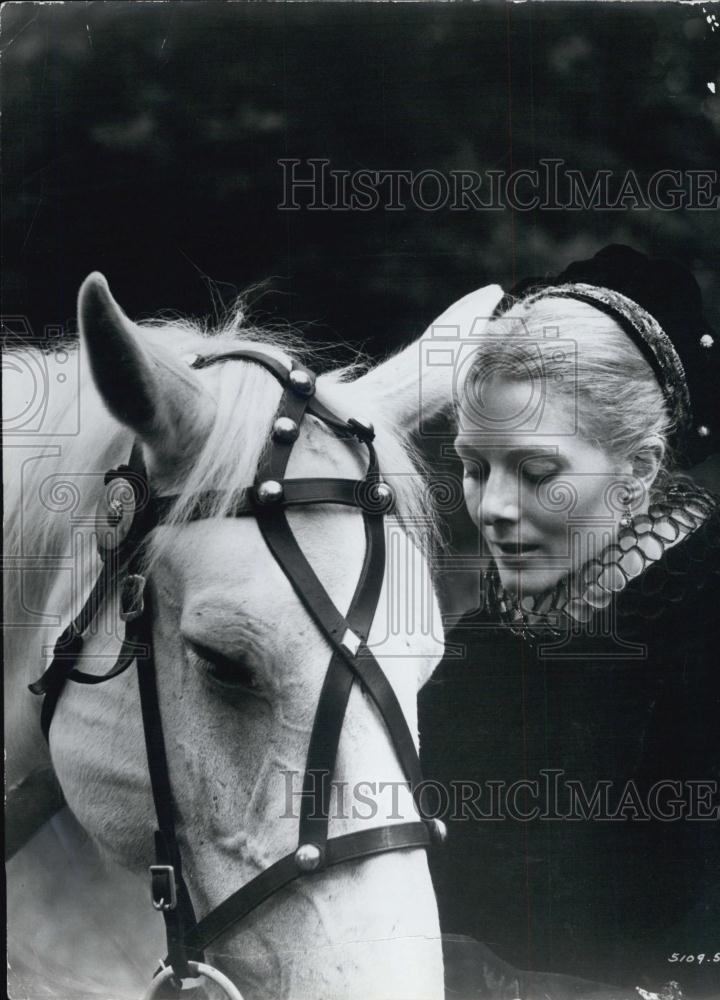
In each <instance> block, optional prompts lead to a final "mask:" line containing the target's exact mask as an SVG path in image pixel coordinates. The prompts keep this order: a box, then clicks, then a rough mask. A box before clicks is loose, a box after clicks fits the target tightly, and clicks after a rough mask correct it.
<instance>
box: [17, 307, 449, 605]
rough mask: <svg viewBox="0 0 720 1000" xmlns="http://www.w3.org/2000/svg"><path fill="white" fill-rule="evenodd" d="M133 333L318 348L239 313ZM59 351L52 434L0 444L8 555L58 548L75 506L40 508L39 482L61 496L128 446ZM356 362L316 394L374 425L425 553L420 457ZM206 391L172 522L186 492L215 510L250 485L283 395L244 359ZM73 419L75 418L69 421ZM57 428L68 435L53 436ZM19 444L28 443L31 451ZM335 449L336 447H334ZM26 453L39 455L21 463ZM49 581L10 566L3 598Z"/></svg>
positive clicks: (43, 590) (287, 349)
mask: <svg viewBox="0 0 720 1000" xmlns="http://www.w3.org/2000/svg"><path fill="white" fill-rule="evenodd" d="M142 329H143V330H144V331H146V333H147V337H148V343H149V344H151V345H152V344H157V345H158V346H159V347H161V348H162V349H163V350H165V351H169V352H171V353H172V354H174V355H175V356H176V357H182V356H183V355H186V354H188V353H198V354H203V355H210V354H218V353H223V352H225V351H229V350H237V349H239V348H242V347H243V346H247V347H252V348H255V349H257V348H261V349H262V350H264V351H267V353H269V354H271V355H273V356H274V357H276V358H278V359H280V360H282V361H285V362H286V363H289V362H290V361H292V360H295V361H300V362H302V363H303V364H305V365H307V366H308V367H313V366H316V365H317V363H318V360H319V359H318V356H317V353H316V352H313V351H312V350H311V349H309V348H308V347H307V345H305V344H302V343H301V342H300V340H299V338H298V337H296V336H294V335H291V334H288V333H286V332H284V331H283V332H276V331H272V332H268V331H263V330H261V329H257V328H246V327H241V326H240V325H239V322H238V317H237V316H236V317H233V318H231V319H230V320H229V321H228V322H227V323H226V324H225V325H224V326H221V327H220V328H219V329H216V330H208V329H207V328H206V327H204V326H203V325H201V324H199V323H195V322H192V321H187V320H177V321H173V322H172V323H170V324H168V323H167V322H161V321H149V322H148V323H146V324H144V325H143V326H142ZM62 346H63V349H67V350H69V351H70V352H75V353H76V355H77V359H78V361H77V364H76V365H74V366H70V371H69V372H68V373H67V377H68V378H69V379H70V384H69V385H65V386H64V391H63V392H62V393H59V392H57V389H56V387H54V386H53V384H52V380H51V379H48V386H47V390H48V393H49V398H48V400H47V408H46V412H45V416H44V421H43V425H44V427H46V428H47V430H48V431H49V432H50V435H48V434H47V433H46V434H43V433H42V432H40V433H34V434H28V435H27V436H26V437H25V436H12V437H11V438H10V439H9V441H8V442H7V443H8V444H9V445H10V447H7V448H6V451H5V456H6V461H5V470H6V474H5V479H6V482H5V490H6V493H5V499H6V524H5V532H6V547H7V551H8V552H9V553H10V554H13V553H14V554H16V555H20V554H21V553H22V554H30V555H34V556H41V555H42V556H44V557H48V556H50V557H52V556H58V557H60V556H63V555H67V554H68V553H69V542H70V538H71V532H72V514H73V513H74V509H67V510H64V509H62V505H60V506H55V507H53V505H52V504H49V503H48V489H52V491H53V492H54V493H55V494H58V492H59V491H61V490H62V488H63V484H66V485H67V488H68V495H71V494H72V492H73V491H74V490H76V489H77V482H75V483H73V479H74V478H75V477H78V481H81V480H82V478H83V477H87V476H88V474H90V475H98V476H101V475H102V474H103V473H104V471H106V470H107V469H108V468H110V467H112V466H113V465H117V464H119V463H121V462H125V461H127V458H128V455H129V451H130V447H131V444H132V432H131V431H130V430H128V429H127V428H126V427H124V426H123V425H122V424H120V423H119V422H118V421H117V420H116V419H115V418H114V417H113V416H112V415H111V414H110V413H109V412H108V410H107V408H106V406H105V405H104V403H103V401H102V398H101V396H100V395H99V393H98V392H97V390H96V389H95V387H94V385H93V382H92V377H91V374H90V370H89V365H88V362H87V357H86V352H85V351H84V350H83V349H82V344H79V343H78V341H77V340H74V341H72V340H71V341H68V342H64V343H63V345H62ZM8 357H9V358H10V359H14V360H15V361H16V362H17V364H18V367H19V368H21V367H22V365H23V363H24V362H27V361H29V360H30V359H33V358H35V360H38V359H39V358H40V357H44V358H45V359H47V357H48V355H47V353H46V352H45V353H44V352H40V351H39V350H38V349H36V348H22V347H19V348H17V349H14V350H12V351H10V352H8ZM43 363H46V361H45V362H43ZM365 367H366V366H364V365H362V364H360V363H357V364H353V365H349V366H346V367H344V368H341V369H337V370H335V371H332V372H329V373H327V374H324V375H322V376H321V377H320V379H319V380H318V392H319V393H320V394H321V396H322V399H323V401H324V402H325V403H326V404H327V405H329V406H330V407H331V408H335V409H337V410H338V411H339V412H341V413H343V414H345V415H347V416H356V417H358V418H363V419H369V420H371V421H372V422H373V423H374V425H375V429H376V440H375V446H376V450H377V453H378V457H379V460H380V465H381V468H382V470H383V473H384V474H385V476H386V478H387V479H388V480H389V481H390V482H391V483H392V485H393V488H394V490H395V494H396V509H397V514H398V517H399V518H400V520H401V521H402V523H403V526H404V528H405V530H406V531H407V532H408V533H409V534H411V535H412V537H413V540H414V541H415V543H416V544H417V545H418V547H419V548H420V549H421V551H423V552H424V553H425V554H426V555H429V554H430V553H431V552H432V549H433V546H434V543H435V542H436V540H437V532H436V524H435V521H434V519H433V516H432V508H431V505H430V504H429V503H428V498H427V492H426V489H425V486H424V481H423V476H422V471H423V470H422V467H421V466H422V463H421V462H420V460H419V459H418V456H417V454H416V453H415V452H414V451H413V449H412V446H411V445H410V444H409V442H407V441H405V440H403V439H402V438H401V436H400V435H399V434H398V433H397V431H396V430H395V428H394V426H393V417H392V401H391V400H388V399H386V398H384V397H382V396H379V395H377V394H374V393H373V392H372V391H370V390H369V389H368V387H367V386H366V385H365V384H364V380H363V379H361V378H360V379H358V378H357V376H358V375H359V374H361V373H362V372H363V371H364V370H365ZM13 377H14V376H13V375H12V373H11V374H10V375H9V376H8V377H7V378H6V380H5V382H6V389H5V391H6V393H7V392H11V391H12V387H13ZM16 382H17V380H16ZM53 390H55V391H53ZM216 390H217V391H216V394H215V401H216V404H217V411H216V416H215V421H214V425H213V427H212V430H211V432H210V434H209V436H208V437H207V440H206V441H205V443H204V445H203V446H202V447H201V449H200V451H199V452H198V454H197V455H195V456H194V458H193V462H192V467H191V470H190V472H189V474H188V475H187V476H186V477H185V478H184V481H183V482H182V484H180V488H179V490H178V496H179V500H178V503H177V504H176V505H175V508H174V509H173V511H172V513H171V521H172V522H174V523H183V522H184V521H186V520H187V519H188V517H189V514H190V511H191V508H192V497H193V496H194V495H195V494H197V493H202V492H205V491H214V492H216V493H217V494H218V501H217V509H216V510H215V511H211V512H210V513H214V514H222V513H223V507H227V505H228V503H229V502H230V500H229V498H230V497H231V495H232V493H233V491H236V490H238V489H241V488H243V487H246V486H248V485H250V484H251V483H252V481H253V477H254V474H255V470H256V468H257V464H258V461H259V459H260V456H261V453H262V449H263V447H264V445H265V443H266V441H267V440H268V437H269V434H270V428H271V424H272V419H273V416H274V413H275V409H276V407H277V404H278V401H279V399H280V395H281V388H280V386H279V385H278V383H277V382H276V380H275V379H274V378H273V376H272V375H270V374H269V373H268V372H266V371H265V370H264V369H263V368H261V367H260V366H259V365H255V364H252V363H229V364H224V365H222V366H219V367H218V370H217V387H216ZM6 400H7V396H6ZM78 403H79V406H78ZM75 414H77V415H78V417H77V419H78V424H77V427H75V428H73V427H72V426H71V425H72V423H73V419H76V418H75V416H74V415H75ZM66 427H67V428H69V429H68V432H67V434H63V433H62V431H63V429H64V428H66ZM58 432H60V434H59V435H58ZM13 446H16V447H13ZM25 446H29V449H30V453H29V454H28V447H25ZM338 447H343V445H340V444H339V443H338ZM32 458H37V460H36V461H32V460H29V459H32ZM86 481H87V480H86ZM48 484H50V485H48ZM86 583H87V581H86ZM51 586H52V574H49V573H31V574H28V575H27V578H26V579H24V580H23V577H22V573H19V572H18V573H11V574H10V580H9V581H8V587H9V590H10V595H12V593H13V592H15V596H16V597H17V596H18V594H19V590H20V588H22V591H23V599H29V600H30V601H31V602H32V606H35V607H38V606H41V602H42V601H43V599H44V597H45V596H46V594H47V593H48V591H49V589H50V587H51ZM81 589H84V587H82V588H81Z"/></svg>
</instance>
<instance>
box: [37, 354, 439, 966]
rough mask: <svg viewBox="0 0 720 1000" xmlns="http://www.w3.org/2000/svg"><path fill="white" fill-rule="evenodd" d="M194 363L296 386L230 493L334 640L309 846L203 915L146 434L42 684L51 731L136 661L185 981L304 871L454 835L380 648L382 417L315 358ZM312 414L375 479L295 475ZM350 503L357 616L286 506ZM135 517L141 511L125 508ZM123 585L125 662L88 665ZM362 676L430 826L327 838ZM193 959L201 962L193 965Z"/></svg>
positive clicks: (307, 810) (315, 749) (305, 817)
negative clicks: (324, 573)
mask: <svg viewBox="0 0 720 1000" xmlns="http://www.w3.org/2000/svg"><path fill="white" fill-rule="evenodd" d="M186 360H187V361H188V363H189V364H190V366H191V367H192V368H195V369H199V368H206V367H208V366H210V365H215V364H219V363H220V362H225V361H232V360H239V361H246V362H252V363H255V364H258V365H261V366H262V367H263V368H265V369H266V370H267V371H269V372H270V373H271V374H272V375H273V376H274V377H275V378H276V379H277V380H278V382H279V383H280V384H281V386H282V387H283V395H282V398H281V400H280V403H279V406H278V408H277V411H276V413H275V418H274V421H273V429H272V435H271V438H270V440H269V441H268V444H267V447H266V448H265V449H264V452H263V455H262V457H261V459H260V461H259V464H258V469H257V473H256V476H255V481H254V484H253V485H252V486H251V487H247V488H245V489H243V490H241V491H239V492H238V493H237V495H235V496H233V497H232V498H231V500H232V503H231V506H230V509H229V513H228V514H227V515H226V516H229V517H241V516H246V515H247V516H252V517H255V518H256V520H257V524H258V527H259V529H260V531H261V533H262V536H263V538H264V540H265V542H266V544H267V546H268V548H269V549H270V552H271V553H272V555H273V557H274V558H275V560H276V562H277V563H278V565H279V566H280V568H281V569H282V571H283V572H284V573H285V575H286V577H287V578H288V580H289V581H290V583H291V584H292V587H293V589H294V591H295V593H296V594H297V596H298V598H299V599H300V601H301V602H302V604H303V606H304V607H305V609H306V611H307V612H308V614H309V615H310V617H311V618H312V620H313V621H314V622H315V624H316V626H317V628H318V629H319V631H320V633H321V634H322V636H323V637H324V638H325V639H326V641H327V642H328V644H329V645H330V648H331V650H332V656H331V659H330V664H329V666H328V668H327V672H326V674H325V679H324V682H323V685H322V690H321V693H320V698H319V701H318V705H317V709H316V712H315V718H314V722H313V726H312V731H311V735H310V743H309V748H308V754H307V761H306V766H305V776H304V779H303V794H302V796H301V806H300V819H299V830H298V846H297V848H296V850H294V851H293V852H291V853H290V854H287V855H285V857H283V858H281V859H280V860H279V861H276V862H275V863H274V864H272V865H271V866H270V867H269V868H266V869H265V870H264V871H262V872H261V873H260V874H259V875H257V876H256V877H255V878H253V879H251V881H250V882H247V883H246V884H245V885H243V886H242V887H241V888H240V889H238V890H237V891H236V892H234V893H232V895H231V896H229V897H228V898H227V899H226V900H225V901H224V902H222V903H221V904H220V905H219V906H217V907H216V908H215V909H213V910H212V911H211V912H210V913H208V914H207V915H206V916H204V917H203V918H202V919H201V920H200V921H198V920H197V919H196V917H195V913H194V910H193V905H192V902H191V899H190V893H189V891H188V888H187V885H186V882H185V878H184V875H183V869H182V859H181V855H180V850H179V846H178V842H177V837H176V830H175V808H174V800H173V794H172V788H171V784H170V775H169V768H168V761H167V753H166V748H165V740H164V737H163V728H162V718H161V713H160V704H159V699H158V689H157V680H156V673H155V661H154V656H153V642H152V607H151V599H150V588H148V587H147V586H146V579H145V577H144V576H143V574H142V570H143V563H142V559H143V552H144V545H145V542H146V539H147V536H148V534H149V533H150V532H151V531H152V530H153V528H155V527H157V526H158V525H160V524H162V523H163V522H164V521H166V520H167V518H168V515H169V513H170V511H171V510H172V508H173V507H174V505H175V504H176V502H177V500H178V497H177V496H155V495H154V494H153V493H152V491H151V489H150V485H149V483H148V477H147V471H146V469H145V465H144V462H143V458H142V449H141V446H140V445H139V443H137V442H136V443H135V445H134V446H133V449H132V453H131V456H130V458H129V461H128V464H127V465H125V466H119V467H118V468H117V469H113V470H111V471H110V472H108V473H107V474H106V476H105V484H106V495H105V498H104V500H103V501H102V502H101V509H100V512H99V517H98V523H97V530H98V546H99V551H100V554H101V556H102V557H103V568H102V570H101V572H100V575H99V577H98V579H97V581H96V582H95V585H94V586H93V588H92V591H91V594H90V596H89V598H88V600H87V601H86V603H85V605H84V607H83V608H82V610H81V611H80V613H79V614H78V616H77V617H76V618H75V619H74V620H73V621H72V622H71V624H70V625H69V626H68V627H67V628H66V629H65V630H64V632H63V633H62V635H61V636H60V638H59V639H58V641H57V643H56V644H55V647H54V651H53V659H52V661H51V663H50V665H49V667H48V668H47V670H46V671H45V672H44V674H43V675H42V677H41V678H40V679H39V680H38V681H36V682H35V683H34V684H32V685H31V686H30V690H31V691H32V692H33V693H34V694H40V695H44V696H45V697H44V702H43V708H42V713H41V722H42V727H43V732H44V733H45V737H46V738H47V737H48V734H49V729H50V724H51V721H52V717H53V712H54V710H55V707H56V705H57V703H58V700H59V698H60V694H61V692H62V690H63V687H64V684H65V682H66V681H68V680H72V681H76V682H78V683H81V684H98V683H102V682H104V681H107V680H110V679H111V678H113V677H117V676H118V675H119V674H120V673H122V672H123V671H125V670H126V669H127V668H128V667H129V666H130V665H131V664H132V663H133V662H134V661H135V662H136V663H137V676H138V685H139V693H140V704H141V711H142V721H143V728H144V733H145V743H146V749H147V760H148V769H149V773H150V782H151V787H152V795H153V800H154V805H155V813H156V816H157V830H156V832H155V855H156V856H155V864H154V865H152V866H151V868H150V874H151V883H152V887H151V895H152V902H153V906H155V908H156V909H158V910H160V911H161V912H162V914H163V917H164V918H165V928H166V934H167V949H168V955H167V958H166V960H165V963H163V964H164V965H165V966H168V965H169V966H170V967H171V968H172V970H173V978H174V981H175V985H176V986H179V985H181V984H182V980H183V979H184V978H188V977H189V976H190V975H192V969H191V966H190V965H189V964H188V963H196V962H202V961H203V955H204V950H205V949H206V948H207V947H208V946H209V945H211V944H212V943H213V942H214V941H215V940H216V939H217V938H219V937H220V936H221V935H222V934H224V933H225V932H226V931H228V930H229V929H230V928H231V927H232V926H233V925H234V924H236V923H237V922H238V921H240V920H242V919H243V918H244V917H245V916H247V914H248V913H250V912H251V911H252V910H254V909H255V908H256V907H257V906H259V905H260V904H261V903H262V902H264V901H265V900H267V899H268V898H269V897H271V896H272V895H273V894H274V893H276V892H277V891H278V890H280V889H282V888H284V887H285V886H287V885H289V884H290V883H291V882H293V881H294V880H295V879H297V878H300V877H302V876H306V875H309V874H311V873H314V872H320V871H322V870H324V869H326V868H329V867H332V866H334V865H338V864H341V863H342V862H345V861H355V860H358V859H361V858H367V857H370V856H372V855H376V854H381V853H384V852H387V851H393V850H403V849H410V848H425V849H427V848H428V847H429V845H430V842H431V839H432V840H444V838H445V828H444V824H442V823H441V822H440V821H439V820H436V819H432V818H428V817H427V816H426V815H425V814H424V813H423V811H422V808H421V803H420V801H419V796H417V795H415V794H414V793H415V792H416V789H418V786H419V785H420V783H421V781H422V773H421V770H420V762H419V759H418V755H417V751H416V749H415V742H414V740H413V737H412V734H411V732H410V729H409V728H408V725H407V722H406V721H405V716H404V714H403V711H402V709H401V707H400V704H399V702H398V700H397V698H396V696H395V692H394V691H393V688H392V687H391V685H390V683H389V681H388V680H387V678H386V676H385V674H384V672H383V670H382V668H381V667H380V664H379V663H378V661H377V660H376V658H375V656H374V655H373V653H372V652H371V651H370V649H369V648H368V646H367V640H368V635H369V632H370V628H371V625H372V622H373V618H374V616H375V611H376V608H377V604H378V600H379V598H380V592H381V589H382V583H383V577H384V572H385V524H384V517H385V515H386V514H388V513H392V512H393V511H394V509H395V498H394V494H393V491H392V490H391V488H390V487H389V486H388V485H387V483H385V482H384V481H383V479H382V475H381V471H380V468H379V465H378V460H377V455H376V453H375V449H374V447H373V444H372V442H373V438H374V431H373V428H372V425H371V424H367V423H364V422H361V421H359V420H354V419H350V420H343V419H341V418H340V417H338V416H337V415H336V414H334V413H333V412H332V411H331V410H330V409H328V408H327V407H326V406H324V405H323V404H322V403H321V402H320V400H319V399H317V398H316V397H315V376H314V375H313V373H312V372H311V371H309V370H308V369H307V368H304V367H303V366H300V365H293V366H292V368H290V369H288V368H287V367H286V365H285V364H283V363H282V362H280V361H278V360H276V359H275V358H273V357H271V356H270V355H268V354H266V353H264V352H263V351H261V350H251V349H243V350H236V351H231V352H228V353H223V354H216V355H210V356H201V355H193V356H190V357H189V358H187V359H186ZM306 414H311V415H312V416H314V417H316V418H318V419H319V420H320V421H322V422H323V423H324V424H325V425H326V426H327V427H329V428H330V429H331V430H332V431H333V432H334V433H335V434H336V436H338V437H340V438H346V439H355V440H357V441H359V442H361V443H362V444H363V445H364V446H365V447H366V448H367V451H368V466H367V470H366V473H365V476H364V478H362V479H358V480H353V479H325V478H302V479H286V478H285V470H286V468H287V464H288V461H289V459H290V455H291V453H292V449H293V446H294V443H295V441H296V440H297V437H298V434H299V429H300V425H301V423H302V421H303V419H304V417H305V415H306ZM218 498H219V497H218V494H215V493H205V494H198V495H196V496H195V497H193V498H192V499H193V506H192V509H191V513H190V516H189V518H187V519H188V520H200V519H204V518H206V517H207V516H208V514H209V512H210V511H211V510H212V509H213V504H214V502H215V501H216V500H217V499H218ZM325 503H330V504H342V505H346V506H350V507H356V508H358V509H359V510H360V511H361V512H362V517H363V521H364V526H365V541H366V544H365V555H364V559H363V565H362V569H361V572H360V577H359V580H358V583H357V586H356V588H355V593H354V594H353V597H352V600H351V602H350V606H349V609H348V611H347V614H345V615H342V614H341V613H340V612H339V611H338V609H337V608H336V607H335V605H334V603H333V602H332V600H331V598H330V596H329V595H328V594H327V592H326V591H325V588H324V587H323V585H322V583H321V582H320V580H319V579H318V577H317V576H316V574H315V572H314V571H313V569H312V567H311V566H310V564H309V562H308V561H307V559H306V558H305V556H304V555H303V552H302V550H301V549H300V547H299V545H298V543H297V540H296V538H295V535H294V534H293V531H292V529H291V527H290V524H289V522H288V519H287V516H286V513H285V511H286V508H288V507H292V506H301V505H307V504H325ZM126 514H128V515H129V516H127V517H126V516H125V515H126ZM118 585H119V586H120V609H121V610H120V616H121V618H122V619H123V620H124V621H125V637H124V639H123V643H122V647H121V649H120V653H119V655H118V658H117V661H116V663H115V665H114V666H113V667H112V669H111V670H110V671H108V672H107V673H106V674H103V675H94V674H87V673H83V672H82V671H80V670H78V669H77V667H76V663H77V661H78V659H79V658H80V656H81V652H82V646H83V635H84V633H85V632H86V631H87V629H88V628H89V626H90V624H91V623H92V621H93V619H94V618H95V616H96V614H97V613H98V611H99V609H100V606H101V604H102V603H103V601H104V599H105V598H106V597H107V596H108V594H109V593H110V592H111V591H113V590H114V588H115V587H116V586H118ZM356 681H357V682H359V683H360V684H361V686H362V688H363V690H364V691H366V692H367V693H368V694H369V695H370V697H371V698H372V700H373V702H374V703H375V705H376V707H377V709H378V711H379V712H380V715H381V717H382V719H383V721H384V723H385V726H386V728H387V731H388V733H389V735H390V737H391V740H392V742H393V745H394V748H395V752H396V754H397V757H398V760H399V762H400V765H401V767H402V770H403V772H404V775H405V778H406V779H407V781H408V784H409V787H410V791H411V792H412V793H413V795H414V798H415V800H416V806H417V808H418V811H419V813H420V815H421V816H422V817H423V818H422V820H421V821H418V822H404V823H398V824H389V825H386V826H381V827H374V828H372V829H366V830H359V831H357V832H355V833H349V834H345V835H343V836H340V837H332V838H330V837H328V823H329V810H330V787H331V781H332V776H333V772H334V768H335V760H336V755H337V751H338V744H339V741H340V734H341V731H342V726H343V720H344V717H345V712H346V708H347V705H348V700H349V698H350V693H351V690H352V688H353V685H354V684H355V682H356ZM192 968H196V966H194V965H193V967H192Z"/></svg>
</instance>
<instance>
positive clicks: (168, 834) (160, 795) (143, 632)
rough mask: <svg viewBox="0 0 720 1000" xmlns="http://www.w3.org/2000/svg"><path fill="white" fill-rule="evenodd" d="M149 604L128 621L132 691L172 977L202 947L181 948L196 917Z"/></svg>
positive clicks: (186, 971)
mask: <svg viewBox="0 0 720 1000" xmlns="http://www.w3.org/2000/svg"><path fill="white" fill-rule="evenodd" d="M148 589H149V588H148ZM151 607H152V604H151V595H150V594H149V593H147V594H146V595H145V611H144V612H143V615H142V616H141V617H140V618H139V619H138V620H137V622H135V623H133V624H134V625H135V626H136V629H135V631H136V634H137V638H138V640H140V641H141V642H142V643H143V644H144V645H145V646H146V649H147V652H146V654H145V655H144V656H143V657H138V661H137V663H138V670H137V678H138V691H139V693H140V708H141V712H142V720H143V731H144V733H145V748H146V751H147V761H148V770H149V772H150V787H151V789H152V796H153V803H154V805H155V815H156V816H157V822H158V829H157V831H156V834H155V860H156V864H157V865H164V866H171V868H172V872H171V873H170V876H169V877H170V878H171V879H173V878H174V883H175V889H176V893H177V905H176V906H174V907H172V908H164V909H163V910H162V911H161V912H162V915H163V917H164V919H165V930H166V934H167V942H168V961H169V963H170V964H171V965H172V967H173V969H174V971H175V974H176V976H177V977H179V978H180V979H183V978H186V977H188V976H189V974H190V972H189V969H188V967H187V962H188V959H191V960H193V961H203V955H202V951H197V950H192V951H189V949H188V947H187V933H188V930H189V928H191V927H193V926H194V925H195V924H196V923H197V919H196V917H195V911H194V909H193V905H192V901H191V899H190V893H189V891H188V888H187V885H186V883H185V879H184V877H183V871H182V859H181V855H180V848H179V847H178V843H177V839H176V835H175V803H174V797H173V793H172V786H171V783H170V770H169V767H168V760H167V752H166V749H165V737H164V735H163V727H162V715H161V712H160V701H159V698H158V690H157V680H156V676H155V657H154V654H153V643H152V635H151V634H150V630H151V625H150V622H151V620H152V619H151Z"/></svg>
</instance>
